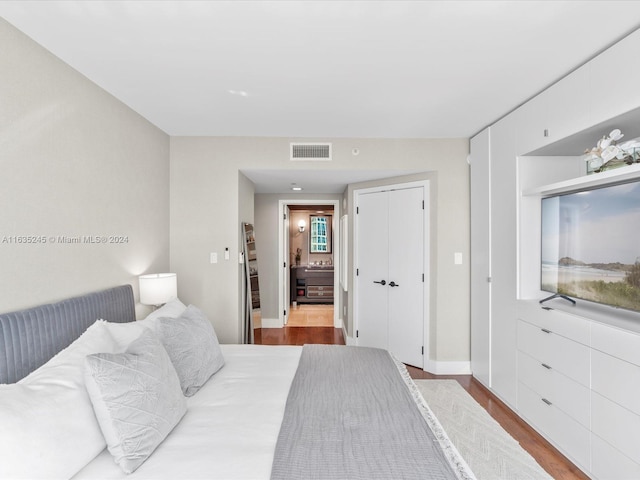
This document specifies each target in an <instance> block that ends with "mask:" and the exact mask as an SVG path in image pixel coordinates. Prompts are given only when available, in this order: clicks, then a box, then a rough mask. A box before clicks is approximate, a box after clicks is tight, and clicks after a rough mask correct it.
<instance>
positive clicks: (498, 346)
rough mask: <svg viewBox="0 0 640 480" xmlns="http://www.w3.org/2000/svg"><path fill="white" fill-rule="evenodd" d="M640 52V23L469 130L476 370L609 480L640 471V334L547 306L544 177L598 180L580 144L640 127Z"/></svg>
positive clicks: (551, 438) (568, 450)
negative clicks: (623, 124) (624, 125)
mask: <svg viewBox="0 0 640 480" xmlns="http://www.w3.org/2000/svg"><path fill="white" fill-rule="evenodd" d="M637 52H640V30H639V31H636V32H634V33H632V34H631V35H629V36H628V37H626V38H625V39H623V40H622V41H620V42H619V43H617V44H616V45H614V46H612V47H611V48H609V49H608V50H606V51H604V52H602V53H601V54H599V55H598V56H597V57H595V58H594V59H592V60H591V61H590V62H588V63H587V64H585V65H583V66H581V67H580V68H578V69H577V70H575V71H574V72H572V73H571V74H569V75H568V76H567V77H565V78H564V79H562V80H560V81H559V82H557V83H556V84H554V85H552V86H551V87H549V88H548V89H547V90H545V91H544V92H542V93H541V94H539V95H537V96H536V97H534V98H533V99H531V100H530V101H529V102H527V103H526V104H524V105H523V106H521V107H520V108H518V109H517V110H515V111H514V112H512V113H510V114H509V115H507V116H506V117H504V118H502V119H501V120H500V121H498V122H497V123H495V124H494V125H491V126H490V127H488V128H487V129H485V130H484V131H483V132H481V133H479V134H478V135H477V136H476V137H474V138H472V139H471V156H470V159H471V332H472V338H471V367H472V372H473V374H474V376H475V377H477V378H478V380H480V381H481V382H482V383H483V384H485V385H486V386H487V387H489V388H490V389H491V391H492V392H493V393H495V394H496V395H497V396H498V397H499V398H501V399H502V400H503V401H505V403H507V404H508V405H509V406H510V407H511V408H512V409H513V410H514V411H516V412H517V413H518V414H519V415H520V416H521V417H523V418H524V419H525V420H526V421H527V422H529V423H530V424H531V425H532V426H534V428H536V429H537V430H538V431H539V432H540V433H541V434H542V435H544V436H545V437H546V438H547V439H548V440H549V441H550V442H551V443H553V444H554V445H556V446H557V447H558V448H559V449H560V450H561V451H562V452H563V453H564V454H565V455H567V456H568V457H569V458H570V459H571V460H572V461H573V462H574V463H575V464H576V465H578V466H579V467H580V468H581V469H583V470H584V471H585V472H586V473H587V474H589V475H590V476H591V477H593V478H596V479H600V480H602V479H609V478H611V479H624V478H640V450H639V449H638V448H637V445H639V444H640V407H639V406H637V405H640V402H638V401H637V399H638V398H640V353H639V352H640V332H636V331H633V329H626V328H624V326H622V327H621V326H620V325H611V324H607V322H606V321H601V320H602V319H598V320H594V319H593V318H591V317H590V316H589V314H588V313H587V314H576V313H575V312H574V313H570V314H567V313H565V312H560V311H558V309H553V310H550V311H547V310H543V309H541V307H540V305H539V304H538V302H537V300H539V299H540V298H541V297H542V293H541V292H539V289H538V288H537V285H539V278H536V277H535V275H536V273H535V271H536V269H537V268H538V267H537V265H539V260H537V259H536V255H538V256H539V252H537V251H536V249H537V248H538V246H539V240H536V239H537V238H538V237H536V235H538V236H539V225H540V222H539V198H540V193H541V192H544V187H542V188H539V189H538V190H536V183H537V182H542V183H553V182H567V183H566V185H569V186H570V185H573V186H576V185H578V184H580V183H581V182H584V183H585V185H586V184H588V183H589V182H593V179H592V177H594V176H590V177H589V179H587V177H584V178H585V180H583V179H582V178H580V177H581V176H582V175H584V173H585V170H584V165H583V163H582V162H581V160H580V155H581V154H582V151H583V150H584V149H585V148H587V147H591V146H594V145H595V144H596V142H597V140H598V139H599V138H600V137H601V136H602V135H604V134H607V133H608V132H609V130H610V128H611V127H612V126H615V125H616V122H617V120H618V118H620V119H622V118H624V119H625V120H628V119H629V118H630V115H631V116H633V115H635V114H636V113H638V115H637V118H638V121H637V122H636V124H638V125H640V62H637V61H636V60H635V58H636V57H637ZM620 68H622V69H623V71H624V75H619V74H616V73H615V72H620ZM623 131H624V129H623ZM625 133H630V132H625ZM638 135H640V132H634V133H633V135H630V136H629V137H628V138H632V137H633V136H638ZM576 138H578V139H579V141H578V144H579V145H580V146H579V147H578V148H576V149H575V152H574V153H572V154H568V153H567V148H568V146H571V147H572V148H573V144H575V143H576V141H575V140H576ZM571 142H573V143H571ZM554 149H555V150H557V152H555V150H554ZM560 151H561V152H562V153H559V152H560ZM554 152H555V153H554ZM534 155H535V156H534ZM567 155H572V156H567ZM536 156H537V157H536ZM543 156H544V157H543ZM555 165H558V168H555V167H554V166H555ZM603 175H605V177H611V178H612V179H613V177H615V176H616V175H624V174H621V173H607V174H603ZM631 175H632V176H635V175H636V173H631ZM637 175H640V173H638V174H637ZM572 178H575V180H573V181H572V180H571V179H572ZM603 178H604V177H603ZM607 181H609V180H607ZM611 181H614V180H611ZM572 182H573V183H572ZM542 183H539V184H538V185H542ZM558 185H559V187H558V188H559V189H560V190H562V188H565V186H566V185H565V184H563V183H559V184H558ZM523 191H525V192H524V195H523ZM532 192H533V193H532ZM547 193H550V192H547ZM536 208H537V209H538V210H537V211H536ZM538 258H539V257H538ZM605 317H606V315H605ZM605 320H606V319H605ZM549 322H550V323H551V324H553V326H554V328H547V327H546V326H545V325H547V323H549ZM614 323H615V322H614ZM638 325H639V326H640V322H639V323H638ZM543 329H546V330H549V332H545V331H544V330H543ZM603 342H608V343H606V345H605V344H603ZM633 352H635V353H633ZM542 364H544V365H547V366H548V367H551V368H547V367H545V366H543V365H542ZM543 399H544V400H543ZM545 400H546V401H545Z"/></svg>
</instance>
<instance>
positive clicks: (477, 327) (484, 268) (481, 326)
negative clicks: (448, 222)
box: [471, 128, 491, 387]
mask: <svg viewBox="0 0 640 480" xmlns="http://www.w3.org/2000/svg"><path fill="white" fill-rule="evenodd" d="M489 146H490V129H489V128H487V129H485V130H484V131H482V132H481V133H479V134H478V135H476V136H475V137H473V138H472V139H471V371H472V373H473V376H474V377H476V378H477V379H478V380H480V381H481V382H482V383H483V384H484V385H485V386H487V387H491V364H490V359H491V319H490V316H491V313H490V312H491V304H490V299H491V283H490V281H489V277H490V276H491V271H490V258H489V256H490V253H491V241H490V240H491V238H490V227H491V223H490V222H491V212H490V208H489V203H490V178H489V174H490V161H489Z"/></svg>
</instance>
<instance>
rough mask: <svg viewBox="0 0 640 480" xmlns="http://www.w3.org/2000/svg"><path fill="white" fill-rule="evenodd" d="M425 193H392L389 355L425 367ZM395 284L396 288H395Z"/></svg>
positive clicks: (390, 196)
mask: <svg viewBox="0 0 640 480" xmlns="http://www.w3.org/2000/svg"><path fill="white" fill-rule="evenodd" d="M423 201H424V189H423V188H422V187H420V188H410V189H406V190H395V191H392V192H389V239H390V240H389V244H390V245H391V248H390V249H389V278H388V282H389V283H388V284H387V288H388V294H389V351H391V353H393V354H394V355H395V356H396V357H397V358H398V359H399V360H400V361H401V362H403V363H408V364H409V365H414V366H416V367H420V368H422V367H423V356H422V341H423V340H422V339H423V338H424V337H423V333H424V332H423V329H424V283H423V281H422V275H423V273H424V249H425V246H424V245H425V244H424V240H423V238H424V210H423V208H422V207H423ZM392 282H393V284H395V285H396V286H395V287H394V286H391V285H392Z"/></svg>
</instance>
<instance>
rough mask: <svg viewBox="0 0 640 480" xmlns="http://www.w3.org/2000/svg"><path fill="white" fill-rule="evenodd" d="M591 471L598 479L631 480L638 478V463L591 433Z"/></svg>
mask: <svg viewBox="0 0 640 480" xmlns="http://www.w3.org/2000/svg"><path fill="white" fill-rule="evenodd" d="M591 473H592V474H593V475H594V476H595V478H597V479H598V480H632V479H636V478H640V464H637V463H636V462H634V461H633V460H631V459H630V458H629V457H627V456H626V455H624V454H622V453H621V452H620V451H619V450H616V449H615V448H613V447H612V446H611V445H609V444H608V443H607V442H605V441H604V440H602V439H601V438H600V437H598V436H597V435H594V434H591Z"/></svg>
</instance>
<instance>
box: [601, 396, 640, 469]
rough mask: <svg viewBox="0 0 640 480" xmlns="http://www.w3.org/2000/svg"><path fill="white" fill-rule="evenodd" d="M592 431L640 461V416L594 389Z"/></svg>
mask: <svg viewBox="0 0 640 480" xmlns="http://www.w3.org/2000/svg"><path fill="white" fill-rule="evenodd" d="M591 431H592V432H593V433H595V434H596V435H598V436H599V437H600V438H602V439H603V440H605V441H606V442H608V443H609V444H611V445H612V446H613V447H615V448H616V449H618V450H620V451H621V452H622V453H624V454H625V455H626V456H628V457H629V458H630V459H631V460H633V461H634V462H636V463H640V449H638V445H640V416H638V415H636V414H635V413H633V412H631V411H629V410H627V409H626V408H623V407H621V406H620V405H618V404H616V403H614V402H612V401H611V400H608V399H607V398H605V397H603V396H602V395H600V394H598V393H595V392H593V391H592V392H591Z"/></svg>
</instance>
